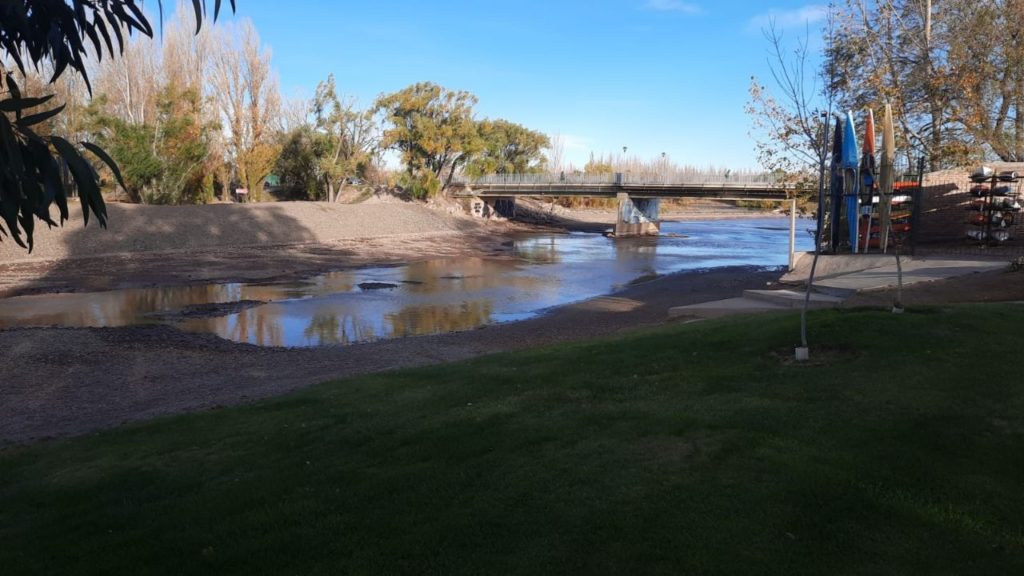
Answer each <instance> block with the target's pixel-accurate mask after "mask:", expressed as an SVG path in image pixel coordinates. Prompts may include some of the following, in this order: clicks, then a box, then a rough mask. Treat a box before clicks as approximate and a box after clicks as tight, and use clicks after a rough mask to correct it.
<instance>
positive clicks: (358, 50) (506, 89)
mask: <svg viewBox="0 0 1024 576" xmlns="http://www.w3.org/2000/svg"><path fill="white" fill-rule="evenodd" d="M824 12H825V10H824V8H823V6H822V5H816V4H813V3H808V2H806V1H805V2H791V1H787V0H778V1H775V2H764V3H762V2H744V1H737V0H717V1H716V0H589V1H585V2H584V1H579V0H549V1H547V2H544V1H534V0H520V1H517V2H509V1H497V0H492V1H488V0H477V1H471V0H435V1H432V2H423V1H413V0H372V1H364V2H341V1H338V0H333V1H331V0H295V1H292V2H281V1H280V0H238V13H237V15H236V17H246V18H250V19H251V20H252V21H253V23H254V24H255V26H256V29H257V30H258V31H259V33H260V37H261V38H262V40H263V42H264V43H265V44H267V45H269V46H270V48H271V49H272V51H273V64H274V67H275V68H276V69H277V72H278V74H279V76H280V81H281V87H282V91H283V92H284V93H285V94H289V95H294V94H304V95H306V96H308V95H311V94H312V93H313V90H314V88H315V86H316V84H317V82H319V81H321V80H323V79H324V78H326V77H327V75H328V74H329V73H333V74H334V76H335V78H336V81H337V85H338V90H339V91H340V92H342V93H344V94H348V95H351V96H355V97H356V98H358V100H359V102H360V104H362V105H366V106H368V105H369V104H370V103H372V101H373V100H374V99H375V98H376V97H377V95H379V94H381V93H383V92H391V91H395V90H399V89H401V88H404V87H405V86H408V85H409V84H412V83H414V82H418V81H431V82H435V83H438V84H441V85H442V86H445V87H446V88H451V89H459V90H468V91H470V92H472V93H474V94H476V96H477V97H479V99H480V102H479V104H478V106H477V108H476V110H477V114H478V116H480V117H490V118H505V119H507V120H510V121H513V122H517V123H520V124H523V125H525V126H527V127H529V128H532V129H535V130H540V131H542V132H545V133H547V134H549V135H554V134H559V135H561V138H562V140H563V142H564V143H565V152H566V158H567V160H570V161H572V162H574V163H576V165H577V166H581V165H582V164H583V163H584V162H586V159H587V157H588V155H589V154H590V152H591V151H593V152H594V153H595V154H598V155H600V154H609V153H616V154H621V153H622V146H627V147H628V152H627V154H628V155H629V156H634V155H635V156H637V157H639V158H641V159H653V158H655V157H658V156H660V154H661V153H662V152H665V153H666V154H667V155H668V156H669V157H670V158H671V159H672V160H673V161H674V162H676V163H678V164H689V165H696V166H708V165H715V166H722V167H726V166H727V167H730V168H734V169H738V168H753V167H756V166H757V163H756V158H755V152H754V145H753V142H752V141H751V139H750V137H749V135H748V132H749V131H750V120H749V118H748V117H747V115H746V114H745V113H744V111H743V108H744V104H745V102H746V101H747V88H748V86H749V84H750V77H751V75H756V76H758V78H759V79H761V80H762V81H763V82H767V83H769V85H770V82H769V77H768V76H769V73H768V70H767V63H766V62H767V57H768V52H767V50H768V43H767V41H766V40H765V39H764V37H763V35H762V32H761V30H762V28H763V27H764V26H765V24H766V23H767V21H768V18H769V15H771V16H772V17H774V18H775V19H776V22H777V23H778V25H779V26H780V27H783V28H785V30H786V35H787V36H786V37H787V38H788V39H789V40H792V41H795V40H796V38H797V37H798V36H799V35H801V34H804V33H805V31H806V26H807V23H808V22H810V24H811V26H812V35H817V34H818V33H817V31H816V30H817V26H819V25H820V23H821V19H822V17H823V15H824Z"/></svg>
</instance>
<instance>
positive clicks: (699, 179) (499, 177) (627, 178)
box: [456, 172, 778, 186]
mask: <svg viewBox="0 0 1024 576" xmlns="http://www.w3.org/2000/svg"><path fill="white" fill-rule="evenodd" d="M456 182H458V183H460V184H466V185H469V186H473V185H500V186H512V185H518V186H537V185H554V184H560V185H567V186H572V185H579V186H600V185H605V186H613V185H621V184H625V185H645V186H646V185H649V186H673V185H676V186H678V185H698V184H736V185H742V184H761V185H765V184H767V185H773V184H777V183H778V179H777V178H775V177H774V176H772V175H770V174H721V173H719V174H671V175H667V176H662V175H658V174H643V173H640V174H633V173H630V172H617V173H614V174H491V175H488V176H482V177H479V178H458V179H456Z"/></svg>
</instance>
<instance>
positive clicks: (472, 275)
mask: <svg viewBox="0 0 1024 576" xmlns="http://www.w3.org/2000/svg"><path fill="white" fill-rule="evenodd" d="M516 271H517V266H516V264H515V263H513V262H508V261H503V260H488V259H486V258H464V259H460V260H427V261H425V262H415V263H412V264H410V265H408V266H407V267H406V270H405V280H406V282H410V284H408V285H407V287H406V290H407V291H409V292H410V293H416V294H437V293H445V292H452V291H454V290H461V291H464V292H482V291H485V290H490V289H494V288H518V289H522V290H536V289H538V288H539V287H541V285H542V284H544V283H545V280H543V279H542V278H539V277H537V276H535V275H532V274H516V273H515V272H516ZM420 282H422V283H420Z"/></svg>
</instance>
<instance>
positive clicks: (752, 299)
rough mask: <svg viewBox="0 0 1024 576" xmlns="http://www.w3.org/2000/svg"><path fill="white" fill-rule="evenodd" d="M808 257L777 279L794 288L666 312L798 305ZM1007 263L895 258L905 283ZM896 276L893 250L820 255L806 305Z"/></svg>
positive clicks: (700, 313) (716, 312)
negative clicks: (891, 253)
mask: <svg viewBox="0 0 1024 576" xmlns="http://www.w3.org/2000/svg"><path fill="white" fill-rule="evenodd" d="M813 258H814V255H813V254H810V253H804V254H801V255H800V256H799V257H798V258H797V262H796V267H795V269H794V270H793V271H792V272H789V273H788V274H786V275H784V276H783V277H782V278H781V279H780V282H782V283H783V284H789V285H793V286H794V288H793V289H782V290H747V291H745V292H744V295H743V297H741V298H730V299H728V300H718V301H714V302H704V303H702V304H694V305H690V306H677V307H674V308H671V309H669V317H670V318H684V319H686V318H688V319H702V318H714V317H718V316H726V315H730V314H742V313H752V312H768V311H772V310H787V309H792V310H799V309H801V308H802V307H803V304H804V299H805V297H806V293H805V290H804V286H805V285H806V282H807V278H808V276H809V273H810V269H811V263H812V261H813ZM1007 265H1008V261H1006V260H999V259H986V260H966V259H959V258H934V257H932V258H910V257H906V256H904V257H902V258H901V260H900V266H902V268H903V285H904V286H909V285H911V284H916V283H918V282H931V281H934V280H942V279H945V278H954V277H957V276H966V275H968V274H974V273H978V272H990V271H994V270H1002V269H1005V268H1006V267H1007ZM898 278H899V272H898V269H897V265H896V259H895V257H894V256H892V255H880V254H868V255H852V254H851V255H842V256H821V257H819V259H818V267H817V269H816V270H815V275H814V290H813V291H812V292H811V296H810V307H811V308H830V307H836V306H840V305H842V303H843V301H844V300H845V299H846V298H848V297H849V296H851V295H852V294H855V293H857V292H861V291H867V290H878V289H882V288H888V287H891V286H896V284H897V283H898V281H899V280H898Z"/></svg>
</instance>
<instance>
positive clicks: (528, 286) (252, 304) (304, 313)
mask: <svg viewBox="0 0 1024 576" xmlns="http://www.w3.org/2000/svg"><path fill="white" fill-rule="evenodd" d="M788 225H789V221H788V219H784V218H757V219H742V220H714V221H696V222H665V223H663V226H662V235H661V236H658V237H648V238H634V239H618V240H613V239H609V238H605V237H603V236H601V235H597V234H584V233H571V234H546V235H532V236H526V237H521V238H518V239H516V240H514V241H513V243H512V245H511V246H510V247H509V249H510V253H509V255H508V257H502V258H493V259H485V258H462V259H438V260H427V261H422V262H415V263H412V264H409V265H404V266H393V267H369V268H359V269H352V270H344V271H338V272H330V273H326V274H321V275H317V276H313V277H310V278H306V279H303V280H299V281H292V282H284V283H274V284H255V283H254V284H243V283H222V284H207V285H190V286H167V287H154V288H144V289H130V290H114V291H109V292H90V293H66V294H45V295H36V296H21V297H16V298H8V299H4V300H0V328H11V327H24V326H67V327H116V326H128V325H135V324H149V323H168V324H172V325H174V326H177V327H178V328H180V329H182V330H186V331H192V332H203V333H212V334H216V335H218V336H220V337H222V338H226V339H228V340H233V341H236V342H247V343H250V344H256V345H260V346H289V347H306V346H321V345H330V344H351V343H356V342H367V341H372V340H378V339H382V338H396V337H405V336H416V335H424V334H436V333H441V332H451V331H457V330H467V329H472V328H477V327H480V326H483V325H486V324H491V323H495V322H507V321H515V320H522V319H526V318H530V317H532V316H535V315H538V314H542V313H543V312H544V311H545V310H547V309H549V308H551V307H553V306H560V305H564V304H568V303H571V302H575V301H579V300H584V299H587V298H592V297H594V296H600V295H603V294H608V293H611V292H614V291H615V290H617V289H618V288H621V287H623V286H625V285H628V284H629V283H632V282H638V281H642V280H644V279H649V278H653V277H655V276H658V275H663V274H671V273H674V272H681V271H685V270H700V269H709V268H717V267H723V266H758V267H764V268H768V267H777V266H782V265H785V264H786V262H787V259H788V242H789V229H788ZM811 248H812V242H811V238H810V237H809V235H807V234H804V233H799V234H798V236H797V249H798V250H809V249H811Z"/></svg>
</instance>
